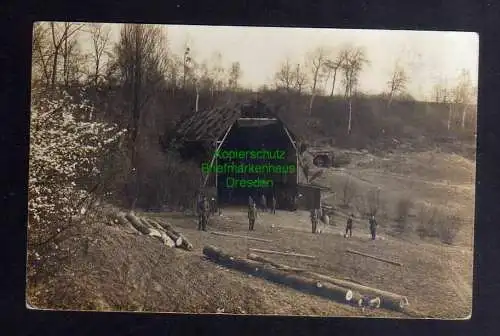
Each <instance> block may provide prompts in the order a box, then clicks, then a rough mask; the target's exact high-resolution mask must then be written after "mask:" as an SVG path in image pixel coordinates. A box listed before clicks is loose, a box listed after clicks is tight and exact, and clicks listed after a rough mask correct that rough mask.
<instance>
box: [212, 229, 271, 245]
mask: <svg viewBox="0 0 500 336" xmlns="http://www.w3.org/2000/svg"><path fill="white" fill-rule="evenodd" d="M210 233H211V234H213V235H216V236H225V237H234V238H245V239H248V240H256V241H260V242H265V243H272V242H273V241H272V240H269V239H262V238H256V237H250V236H241V235H235V234H231V233H225V232H217V231H210Z"/></svg>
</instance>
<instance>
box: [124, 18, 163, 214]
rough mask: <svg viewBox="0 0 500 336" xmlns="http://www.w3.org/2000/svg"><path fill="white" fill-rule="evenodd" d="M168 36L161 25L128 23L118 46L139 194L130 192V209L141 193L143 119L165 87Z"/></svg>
mask: <svg viewBox="0 0 500 336" xmlns="http://www.w3.org/2000/svg"><path fill="white" fill-rule="evenodd" d="M165 42H166V41H165V36H164V32H163V30H162V28H160V27H158V26H150V25H147V26H146V25H141V24H125V25H124V26H123V27H122V30H121V32H120V39H119V41H118V43H117V44H116V45H115V54H116V62H117V67H118V69H119V77H120V81H121V84H122V87H123V100H124V101H125V104H126V106H127V107H128V110H129V111H130V113H129V118H128V127H127V129H128V134H129V146H128V149H129V153H130V156H129V157H130V169H131V170H130V171H131V174H132V175H133V177H135V182H136V183H135V191H133V192H131V193H129V202H130V203H129V206H130V207H131V208H134V206H135V202H136V200H137V196H138V193H139V190H138V185H139V184H138V183H137V176H138V173H137V157H136V156H137V142H138V141H137V140H138V134H139V127H140V123H141V116H143V114H144V110H145V108H147V106H148V103H149V101H150V99H151V98H152V97H153V96H155V95H157V94H158V92H159V89H160V88H161V87H162V84H165V77H164V76H165V73H166V70H167V50H166V49H165V46H166V43H165Z"/></svg>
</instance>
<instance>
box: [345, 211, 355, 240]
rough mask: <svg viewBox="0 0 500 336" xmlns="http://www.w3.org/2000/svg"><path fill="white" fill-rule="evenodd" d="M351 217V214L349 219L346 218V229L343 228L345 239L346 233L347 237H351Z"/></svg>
mask: <svg viewBox="0 0 500 336" xmlns="http://www.w3.org/2000/svg"><path fill="white" fill-rule="evenodd" d="M353 217H354V216H353V215H352V214H351V215H350V216H349V218H347V225H346V227H345V237H346V238H347V236H348V233H349V237H352V222H353V220H352V218H353Z"/></svg>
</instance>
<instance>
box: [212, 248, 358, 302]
mask: <svg viewBox="0 0 500 336" xmlns="http://www.w3.org/2000/svg"><path fill="white" fill-rule="evenodd" d="M203 254H204V255H205V256H206V257H207V258H208V259H209V260H211V261H212V262H215V263H217V264H219V265H222V266H225V267H228V268H232V269H235V270H238V271H240V272H244V273H248V274H251V275H252V276H255V277H259V278H262V279H265V280H268V281H271V282H273V283H276V284H280V285H285V286H288V287H291V288H293V289H295V290H298V291H301V292H304V293H308V294H312V295H316V296H320V297H323V298H327V299H330V300H335V301H338V302H343V303H345V302H346V298H347V297H352V295H353V294H352V291H351V290H349V289H346V288H343V287H340V286H336V285H333V284H329V283H323V282H319V281H315V280H311V279H308V278H304V277H300V276H297V275H294V274H290V273H287V272H285V271H282V270H278V269H275V268H271V267H269V266H266V265H263V264H261V263H258V262H255V261H252V260H248V259H243V258H238V257H235V256H231V255H228V254H226V253H224V252H222V251H221V250H220V249H218V248H217V247H215V246H205V247H204V248H203Z"/></svg>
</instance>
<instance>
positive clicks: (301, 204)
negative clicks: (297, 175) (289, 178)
mask: <svg viewBox="0 0 500 336" xmlns="http://www.w3.org/2000/svg"><path fill="white" fill-rule="evenodd" d="M297 189H298V193H299V198H298V204H297V207H298V208H299V209H304V210H310V209H320V208H321V192H322V191H326V190H329V189H328V188H325V187H321V186H318V185H314V184H303V183H301V184H298V188H297Z"/></svg>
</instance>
